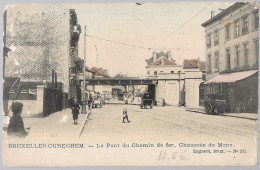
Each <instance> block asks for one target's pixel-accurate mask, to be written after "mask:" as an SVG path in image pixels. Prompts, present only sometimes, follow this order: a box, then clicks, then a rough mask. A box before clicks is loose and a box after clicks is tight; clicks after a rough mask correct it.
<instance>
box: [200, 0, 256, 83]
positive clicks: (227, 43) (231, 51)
mask: <svg viewBox="0 0 260 170" xmlns="http://www.w3.org/2000/svg"><path fill="white" fill-rule="evenodd" d="M202 26H203V27H204V28H205V36H206V63H207V66H206V71H207V75H206V79H207V80H210V79H212V78H214V77H216V76H217V75H219V74H221V73H228V72H234V71H245V70H250V69H258V52H259V42H258V41H259V39H258V37H259V33H258V27H259V12H258V6H257V3H255V2H248V3H244V2H237V3H235V4H234V5H232V6H230V7H229V8H227V9H225V10H224V11H222V12H221V13H219V14H218V15H216V16H214V17H212V18H211V19H209V20H208V21H206V22H204V23H203V24H202Z"/></svg>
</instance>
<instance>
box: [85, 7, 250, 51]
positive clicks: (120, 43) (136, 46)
mask: <svg viewBox="0 0 260 170" xmlns="http://www.w3.org/2000/svg"><path fill="white" fill-rule="evenodd" d="M206 8H207V6H206V7H205V8H203V9H202V10H200V11H199V12H198V13H196V14H195V15H194V16H193V17H191V18H190V19H189V20H188V21H186V22H185V23H184V24H182V25H181V26H180V27H178V28H177V29H176V30H175V31H174V32H172V33H171V34H169V35H168V36H170V35H172V34H173V33H175V32H176V31H177V30H179V29H180V28H181V27H183V26H184V25H186V24H187V23H188V22H190V21H191V20H192V19H194V18H195V17H197V16H198V15H199V14H200V13H201V12H203V11H204V10H205V9H206ZM248 8H250V6H249V7H247V8H245V9H244V10H243V11H245V10H247V9H248ZM243 11H240V12H238V13H237V14H235V15H232V17H234V16H236V15H238V14H240V13H241V12H243ZM253 13H254V12H251V13H250V14H248V15H251V14H253ZM228 19H229V18H228ZM226 20H227V19H225V20H223V21H221V22H224V21H226ZM234 22H235V21H234ZM234 22H231V23H230V25H232V24H233V23H234ZM224 28H226V26H224V27H222V28H219V29H218V30H222V29H224ZM86 36H88V37H91V38H94V39H99V40H103V41H107V42H111V43H115V44H119V45H125V46H129V47H134V48H140V49H145V50H179V49H180V48H151V47H144V46H138V45H133V44H128V43H123V42H119V41H114V40H109V39H105V38H101V37H96V36H93V35H89V34H87V35H86ZM206 37H207V35H206V36H202V37H200V38H198V39H196V40H193V41H191V42H188V43H186V44H184V45H183V46H187V45H190V44H193V43H195V42H197V41H199V40H201V39H203V38H206Z"/></svg>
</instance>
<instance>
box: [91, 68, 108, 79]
mask: <svg viewBox="0 0 260 170" xmlns="http://www.w3.org/2000/svg"><path fill="white" fill-rule="evenodd" d="M90 71H92V72H94V73H95V76H104V77H110V75H109V74H108V73H107V72H105V71H104V70H103V69H102V68H97V67H92V68H91V69H90Z"/></svg>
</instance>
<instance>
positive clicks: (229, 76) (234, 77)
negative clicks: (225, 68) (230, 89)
mask: <svg viewBox="0 0 260 170" xmlns="http://www.w3.org/2000/svg"><path fill="white" fill-rule="evenodd" d="M257 72H258V70H250V71H240V72H235V73H226V74H220V75H218V76H216V77H214V78H213V79H210V80H208V81H206V82H205V84H210V83H234V82H237V81H239V80H243V79H245V78H247V77H250V76H252V75H253V74H255V73H257Z"/></svg>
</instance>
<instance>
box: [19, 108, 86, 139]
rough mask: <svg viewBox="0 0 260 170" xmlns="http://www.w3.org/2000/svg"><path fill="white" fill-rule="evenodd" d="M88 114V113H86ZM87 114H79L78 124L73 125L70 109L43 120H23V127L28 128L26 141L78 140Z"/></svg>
mask: <svg viewBox="0 0 260 170" xmlns="http://www.w3.org/2000/svg"><path fill="white" fill-rule="evenodd" d="M88 113H89V111H88ZM87 115H88V114H79V116H78V124H77V125H74V124H73V118H72V113H71V109H70V108H68V109H64V110H62V111H59V112H55V113H52V114H50V115H49V116H47V117H44V118H23V121H24V127H25V128H27V127H30V132H29V134H28V136H27V137H26V139H37V138H38V139H39V138H46V139H47V138H48V139H60V138H67V139H70V138H71V139H73V138H79V135H80V133H81V130H82V128H83V126H84V124H85V121H86V118H87Z"/></svg>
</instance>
